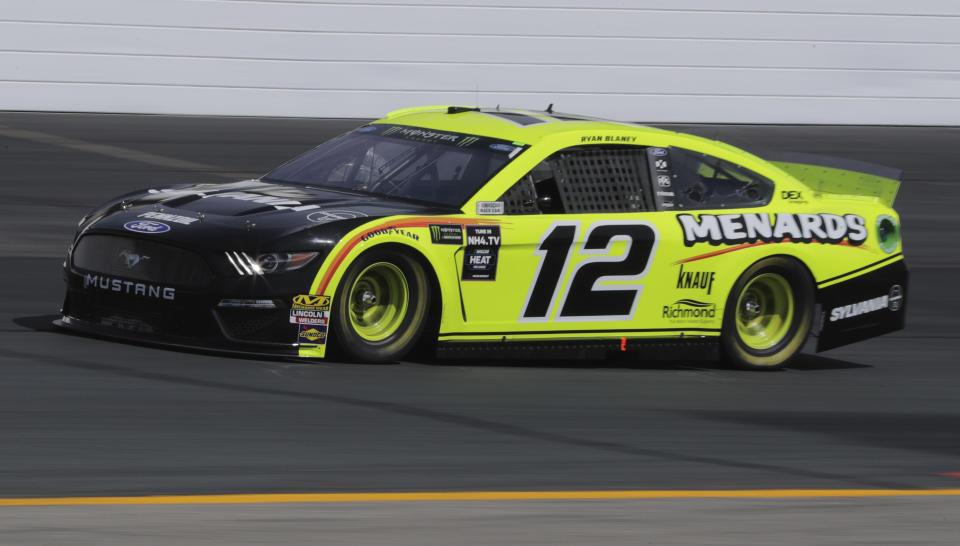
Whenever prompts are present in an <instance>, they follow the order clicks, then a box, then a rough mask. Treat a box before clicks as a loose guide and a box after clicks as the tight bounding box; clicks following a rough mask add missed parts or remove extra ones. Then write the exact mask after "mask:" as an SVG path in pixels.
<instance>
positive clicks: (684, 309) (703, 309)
mask: <svg viewBox="0 0 960 546" xmlns="http://www.w3.org/2000/svg"><path fill="white" fill-rule="evenodd" d="M716 317H717V304H715V303H707V302H705V301H697V300H691V299H682V300H677V301H675V302H673V304H671V305H664V306H663V318H665V319H670V320H677V319H712V318H716Z"/></svg>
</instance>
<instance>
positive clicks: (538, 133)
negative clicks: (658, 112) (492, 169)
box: [374, 106, 698, 144]
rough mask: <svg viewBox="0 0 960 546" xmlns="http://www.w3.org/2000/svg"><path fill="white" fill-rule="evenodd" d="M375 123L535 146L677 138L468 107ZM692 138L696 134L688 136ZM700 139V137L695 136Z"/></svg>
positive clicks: (620, 125)
mask: <svg viewBox="0 0 960 546" xmlns="http://www.w3.org/2000/svg"><path fill="white" fill-rule="evenodd" d="M374 123H395V124H398V125H409V126H414V127H424V128H427V129H434V130H438V131H452V132H459V133H469V134H473V135H479V136H486V137H492V138H499V139H503V140H510V141H516V142H522V143H524V144H535V143H537V141H539V140H541V139H542V138H544V137H545V136H549V135H555V134H558V133H566V132H573V133H583V132H587V131H598V130H599V131H628V132H630V133H631V134H637V135H638V136H639V134H649V135H658V136H662V135H677V133H674V132H673V131H666V130H664V129H657V128H654V127H647V126H645V125H640V124H637V123H629V122H622V121H612V120H606V119H599V118H592V117H588V116H581V115H577V114H564V113H560V112H554V111H552V110H551V111H547V110H543V111H535V110H522V109H516V108H500V107H497V108H482V109H481V108H476V107H468V106H419V107H414V108H405V109H403V110H396V111H394V112H390V113H389V114H387V116H386V117H384V118H383V119H379V120H377V121H376V122H374ZM685 136H692V135H685ZM694 138H698V137H694Z"/></svg>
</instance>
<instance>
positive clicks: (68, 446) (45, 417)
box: [0, 113, 960, 544]
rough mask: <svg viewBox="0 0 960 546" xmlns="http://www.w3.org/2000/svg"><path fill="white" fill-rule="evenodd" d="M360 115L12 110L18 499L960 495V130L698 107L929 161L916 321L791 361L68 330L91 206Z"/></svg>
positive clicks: (439, 514)
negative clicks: (244, 347)
mask: <svg viewBox="0 0 960 546" xmlns="http://www.w3.org/2000/svg"><path fill="white" fill-rule="evenodd" d="M361 122H362V120H295V119H269V118H205V117H174V116H133V115H78V114H35V113H0V235H2V237H0V302H2V306H0V498H3V499H9V498H39V497H101V496H140V495H194V494H249V493H264V494H267V493H337V492H349V493H363V492H370V493H379V492H386V493H389V492H410V491H413V492H450V491H585V490H589V491H609V490H742V489H804V490H810V489H824V490H835V489H868V490H873V489H878V488H880V489H891V488H892V489H916V488H919V489H929V488H932V489H943V488H960V404H958V401H960V394H958V393H960V358H958V349H960V344H958V326H960V319H958V318H957V317H958V315H960V296H958V294H960V291H958V289H957V284H958V282H960V277H958V273H960V250H958V244H957V240H958V235H960V220H958V214H957V211H960V181H958V180H957V179H956V172H957V171H958V169H960V163H958V161H957V150H958V149H960V128H917V127H888V128H878V127H824V126H790V127H783V126H777V127H774V126H674V127H676V128H678V129H680V130H686V131H690V132H695V133H699V134H702V135H705V136H708V137H712V138H718V139H721V140H725V141H728V142H731V143H733V144H736V145H740V146H743V147H746V148H752V147H763V148H766V149H776V150H790V151H799V152H810V153H826V154H830V155H836V156H840V157H848V158H853V159H861V160H865V161H872V162H876V163H882V164H887V165H892V166H896V167H899V168H902V169H904V171H905V181H904V184H903V186H902V188H901V191H900V195H899V197H898V200H897V205H896V206H897V209H898V210H899V212H900V213H901V216H902V221H903V225H904V241H905V243H904V246H905V253H906V255H907V258H908V263H909V266H910V270H911V280H910V288H911V292H910V301H909V305H908V317H907V322H908V326H907V329H906V330H904V331H902V332H898V333H896V334H892V335H888V336H885V337H882V338H878V339H874V340H870V341H866V342H861V343H858V344H855V345H852V346H848V347H845V348H841V349H837V350H833V351H830V352H826V353H821V354H819V355H814V354H809V355H803V356H802V357H801V358H800V359H799V360H798V361H797V362H796V363H795V364H793V365H792V366H791V367H790V368H789V369H786V370H784V371H780V372H770V373H750V372H737V371H732V370H727V369H724V368H722V367H719V366H713V365H709V364H702V363H685V362H673V363H649V362H634V363H623V362H618V363H613V362H560V363H553V362H514V361H509V360H498V361H497V362H486V363H485V362H479V363H477V362H469V363H467V362H457V361H443V362H404V363H401V364H397V365H387V366H370V365H357V364H344V363H338V362H323V363H296V362H288V361H280V360H263V359H244V358H234V357H225V356H216V355H209V354H202V353H198V352H188V351H171V350H164V349H158V348H151V347H143V346H138V345H133V344H126V343H116V342H108V341H103V340H99V339H94V338H89V337H83V336H78V335H71V334H66V333H63V332H60V331H57V330H55V329H53V328H52V327H51V325H50V322H51V320H52V319H53V318H55V316H56V313H57V311H58V309H59V305H60V302H61V298H62V296H63V281H62V275H61V269H60V263H61V261H62V259H63V254H64V250H65V248H66V246H67V244H68V242H69V239H70V237H71V235H72V233H73V231H74V228H75V225H76V222H77V220H78V219H79V218H80V216H81V215H82V214H83V213H84V212H85V211H86V210H87V209H89V208H91V207H93V206H95V205H96V204H98V203H99V202H101V201H103V200H106V199H107V198H109V197H111V196H113V195H116V194H119V193H123V192H127V191H130V190H134V189H139V188H145V187H153V186H157V185H162V184H171V183H187V182H204V181H225V180H231V179H238V178H240V177H243V176H245V175H256V174H259V173H263V172H264V171H266V170H268V169H269V168H270V167H272V166H274V165H276V164H278V163H280V162H282V161H283V160H285V159H287V158H289V157H290V156H292V155H295V154H297V153H299V152H302V151H304V150H306V149H308V148H310V147H311V146H312V145H314V144H316V143H318V142H320V141H322V140H324V139H326V138H328V137H330V136H333V135H335V134H338V133H340V132H343V131H345V130H348V129H350V128H352V127H355V126H357V125H359V124H360V123H361ZM951 474H953V475H951ZM957 513H960V498H958V497H946V496H945V497H914V498H906V497H904V498H900V497H891V498H886V497H884V498H870V497H867V498H839V499H837V498H814V499H782V500H775V499H774V500H771V499H749V498H748V499H723V500H716V499H713V500H711V499H670V500H643V499H640V500H638V499H633V500H572V499H568V500H541V501H516V500H488V501H467V502H464V501H458V502H427V503H423V502H420V503H418V502H412V503H404V502H400V503H380V502H371V503H362V504H350V503H346V504H344V503H325V504H320V505H318V504H306V503H305V504H253V505H236V506H228V505H212V506H207V507H204V509H203V510H201V509H198V508H197V507H196V506H191V505H185V506H184V505H177V504H174V505H167V506H113V507H83V506H80V507H78V506H66V507H47V508H26V507H17V508H0V543H11V544H24V543H57V542H63V543H83V542H89V543H116V544H135V543H151V542H155V541H157V540H159V539H162V538H166V539H170V540H171V541H173V540H178V541H185V542H205V543H223V544H234V543H242V542H275V543H281V542H289V543H296V542H311V541H314V540H315V539H317V538H318V537H320V536H323V537H326V538H328V539H330V540H331V541H339V542H343V543H409V544H434V543H436V544H444V543H450V542H454V541H462V540H465V541H466V542H468V543H471V544H483V543H490V544H496V543H508V542H510V543H531V544H532V543H541V542H560V543H571V544H581V543H612V544H621V543H625V542H633V541H640V540H641V539H643V540H646V541H649V542H650V543H675V544H691V543H698V542H699V543H709V544H741V543H746V542H758V543H761V542H769V541H770V540H773V539H776V540H777V542H778V543H782V544H805V543H823V542H832V543H847V542H849V543H861V542H862V543H878V542H883V541H887V542H889V543H909V542H912V543H943V544H953V543H956V542H957V539H956V538H955V537H956V536H957V533H958V531H960V524H958V523H956V514H957ZM317 533H321V534H320V535H318V534H317ZM201 539H203V540H201Z"/></svg>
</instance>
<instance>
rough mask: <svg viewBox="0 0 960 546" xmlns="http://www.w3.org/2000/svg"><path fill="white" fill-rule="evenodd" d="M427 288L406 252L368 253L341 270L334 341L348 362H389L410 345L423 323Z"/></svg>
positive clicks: (423, 275)
mask: <svg viewBox="0 0 960 546" xmlns="http://www.w3.org/2000/svg"><path fill="white" fill-rule="evenodd" d="M429 309H430V284H429V282H428V279H427V274H426V271H424V269H423V266H422V265H421V264H420V262H418V261H417V260H415V259H414V258H412V257H411V256H409V255H408V254H406V253H403V252H400V251H397V250H393V249H383V250H376V249H375V250H371V251H369V252H367V253H365V254H362V255H361V256H360V257H359V258H357V259H356V260H355V261H354V262H353V263H352V264H351V265H350V267H349V268H348V269H347V272H346V274H345V275H344V276H343V279H342V280H341V282H340V288H339V289H338V290H337V295H336V297H335V298H334V301H333V319H334V320H333V323H332V325H331V327H332V328H333V331H334V339H335V343H336V345H337V348H338V349H339V350H340V351H341V352H342V353H343V354H344V356H346V357H347V358H349V359H351V360H358V361H363V362H393V361H396V360H399V359H400V358H403V356H404V355H406V354H407V353H408V352H409V351H410V349H412V348H413V346H414V345H415V344H416V342H417V340H418V339H419V338H420V335H421V333H422V332H423V329H424V325H425V324H426V322H427V314H428V310H429Z"/></svg>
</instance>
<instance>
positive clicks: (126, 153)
mask: <svg viewBox="0 0 960 546" xmlns="http://www.w3.org/2000/svg"><path fill="white" fill-rule="evenodd" d="M0 135H3V136H6V137H10V138H16V139H20V140H29V141H31V142H39V143H41V144H49V145H52V146H60V147H61V148H69V149H71V150H78V151H81V152H87V153H92V154H100V155H105V156H108V157H114V158H117V159H124V160H127V161H135V162H137V163H145V164H147V165H154V166H157V167H165V168H171V169H182V170H187V171H204V172H207V173H209V174H210V175H212V176H218V177H222V178H229V179H234V180H236V179H241V178H253V177H257V176H259V175H258V174H254V173H243V172H226V170H225V169H224V168H223V167H217V166H215V165H208V164H206V163H197V162H196V161H187V160H185V159H177V158H175V157H167V156H162V155H157V154H151V153H149V152H141V151H139V150H131V149H130V148H123V147H120V146H112V145H110V144H97V143H95V142H87V141H84V140H77V139H73V138H67V137H62V136H58V135H51V134H49V133H42V132H40V131H31V130H28V129H18V128H16V127H10V126H8V125H0Z"/></svg>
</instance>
